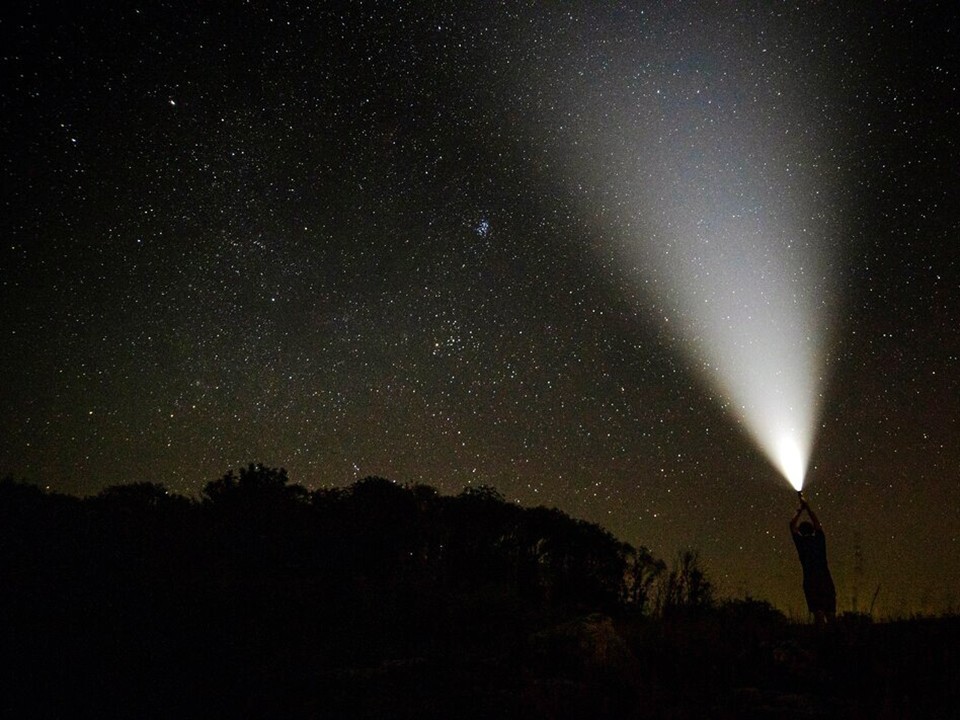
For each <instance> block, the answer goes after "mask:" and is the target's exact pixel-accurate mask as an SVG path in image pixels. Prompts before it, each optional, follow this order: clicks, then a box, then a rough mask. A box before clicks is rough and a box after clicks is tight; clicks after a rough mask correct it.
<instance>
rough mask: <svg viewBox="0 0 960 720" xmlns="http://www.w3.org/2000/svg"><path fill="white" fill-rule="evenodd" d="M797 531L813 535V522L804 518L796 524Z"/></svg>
mask: <svg viewBox="0 0 960 720" xmlns="http://www.w3.org/2000/svg"><path fill="white" fill-rule="evenodd" d="M797 532H798V533H800V534H801V535H813V523H812V522H810V521H809V520H804V521H803V522H802V523H800V524H799V525H798V526H797Z"/></svg>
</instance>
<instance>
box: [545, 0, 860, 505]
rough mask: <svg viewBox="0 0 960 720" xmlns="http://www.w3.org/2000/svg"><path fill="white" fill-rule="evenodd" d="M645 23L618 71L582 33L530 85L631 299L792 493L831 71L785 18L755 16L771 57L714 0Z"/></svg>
mask: <svg viewBox="0 0 960 720" xmlns="http://www.w3.org/2000/svg"><path fill="white" fill-rule="evenodd" d="M674 5H676V6H677V7H674ZM681 6H682V7H681ZM734 7H736V5H735V4H734V5H731V6H730V8H734ZM614 21H616V23H617V26H619V24H620V19H619V18H610V22H611V27H612V26H613V23H614ZM645 22H647V23H650V24H649V25H646V26H645V27H647V30H646V31H645V33H644V35H643V36H642V38H638V39H637V42H636V43H635V44H633V45H631V44H630V43H629V42H626V44H625V45H624V46H623V48H622V50H621V52H622V53H623V54H622V56H620V57H617V56H614V59H615V60H616V61H615V62H608V60H609V59H610V51H609V50H608V49H606V48H604V47H595V46H592V45H590V43H589V39H585V42H584V46H583V47H584V50H583V54H582V57H577V58H574V60H575V62H573V61H571V60H570V58H558V59H557V62H556V63H555V64H551V65H550V68H551V75H550V77H549V78H545V79H544V82H542V83H540V84H539V85H538V87H537V92H538V94H539V93H547V95H549V97H544V98H543V100H542V103H538V105H539V106H540V107H543V108H548V109H549V112H545V115H544V117H543V121H544V123H548V124H549V123H552V124H553V125H552V133H551V137H552V138H556V139H557V140H556V142H557V143H559V147H562V149H563V153H562V155H561V157H562V162H563V163H565V164H566V165H568V166H569V167H570V168H571V169H572V170H573V172H572V173H570V178H571V190H572V193H573V194H574V196H575V197H577V198H582V202H584V203H585V204H586V206H587V208H588V210H589V212H590V216H591V217H596V218H597V219H598V223H600V224H601V226H602V227H603V230H604V233H605V234H606V235H609V236H610V237H611V238H612V239H613V241H614V242H615V244H616V250H617V251H619V254H620V259H621V262H622V264H623V266H624V268H625V269H626V272H627V274H628V275H629V276H630V277H631V278H632V279H633V280H635V281H636V284H635V285H634V288H635V290H636V296H635V299H636V301H637V303H638V305H641V306H642V307H643V308H644V309H645V310H648V311H649V312H650V313H651V315H652V316H653V317H658V318H660V319H661V320H662V322H663V323H664V324H663V328H664V330H665V334H668V335H669V336H670V339H671V340H673V339H675V340H676V341H678V344H679V345H680V346H681V347H682V349H683V350H684V351H685V352H686V353H687V355H688V359H689V360H690V361H691V364H692V367H693V368H694V370H695V371H696V372H698V373H699V374H700V375H702V377H703V379H704V381H705V382H706V383H707V384H708V385H709V386H710V387H711V389H713V390H714V391H715V393H716V395H718V396H719V398H720V400H721V402H723V404H724V407H725V408H727V409H728V410H729V411H730V413H731V414H732V415H734V416H735V417H736V418H737V419H738V420H739V421H740V422H741V423H742V426H743V427H744V429H745V430H746V432H747V433H748V434H749V436H750V438H751V439H752V440H753V441H754V442H755V443H756V445H757V447H759V448H760V449H761V451H762V452H763V453H764V454H765V456H766V457H767V458H768V460H769V461H770V463H771V465H772V466H773V467H775V468H776V469H777V470H778V471H779V472H780V473H781V474H782V475H783V476H784V477H785V478H786V479H787V480H788V482H789V483H790V484H791V485H792V486H793V487H794V488H796V489H800V488H801V487H802V486H803V482H804V478H805V475H806V471H807V465H808V463H809V459H810V453H811V450H812V447H813V438H814V431H815V428H816V425H817V420H818V414H819V410H820V402H821V394H820V389H821V386H822V383H823V377H824V375H825V372H824V365H825V360H824V359H825V356H826V352H827V348H828V344H829V339H830V338H829V335H830V328H831V322H830V321H831V314H832V310H831V309H832V307H833V304H834V299H835V292H836V290H837V289H838V287H837V284H836V281H837V278H836V276H835V273H834V271H833V268H835V267H837V266H838V264H839V263H838V258H839V255H838V254H839V253H840V252H841V243H840V240H841V239H842V237H843V234H844V233H843V228H842V203H840V202H839V199H840V198H842V196H843V191H842V188H843V182H844V181H843V175H844V170H843V169H842V168H841V167H840V166H839V165H837V163H835V162H833V161H832V160H828V159H830V158H835V157H836V151H835V149H834V148H835V147H836V140H837V137H836V133H837V132H838V131H839V130H840V128H841V127H842V126H841V124H840V123H839V121H838V118H835V117H833V116H832V115H831V111H832V109H833V108H843V107H844V105H845V101H844V96H843V95H841V94H840V93H841V92H842V89H841V88H840V87H839V86H838V85H837V84H836V83H835V82H833V80H832V77H831V76H830V75H829V74H828V72H827V69H828V68H829V67H830V63H826V62H824V59H823V58H822V57H816V58H815V57H814V56H812V55H810V54H809V53H806V52H804V51H802V48H803V47H804V44H803V43H798V37H800V36H802V35H803V32H805V30H804V31H803V32H799V34H798V27H799V26H798V25H797V24H796V23H790V24H782V23H778V22H776V21H774V20H773V19H772V18H768V22H766V24H765V25H764V32H765V35H764V37H765V42H766V43H771V44H775V45H776V46H777V47H779V48H781V49H783V52H782V53H781V54H778V56H777V58H776V59H771V58H770V56H769V55H768V54H767V51H766V46H764V47H763V48H759V49H758V46H757V45H756V44H755V43H746V44H744V34H743V22H742V16H741V15H740V13H739V11H734V10H730V9H727V7H726V6H724V4H722V3H721V4H719V6H718V5H717V4H716V3H698V2H694V3H689V4H686V3H683V4H673V5H671V6H670V11H669V12H664V13H663V14H654V16H653V17H651V18H649V19H647V20H645ZM811 27H812V26H811ZM658 31H659V32H658ZM625 37H628V36H625ZM657 37H659V38H664V40H663V41H662V42H656V41H651V38H657ZM666 38H674V39H673V40H670V41H667V40H666ZM738 47H739V48H740V51H739V52H731V48H738ZM790 48H793V49H795V50H796V51H795V52H794V51H791V50H789V49H790ZM594 58H604V62H603V64H602V65H601V66H596V65H592V63H595V62H596V61H595V60H594ZM563 68H567V69H568V70H569V72H570V77H569V82H566V83H564V82H558V81H557V74H558V73H560V74H561V76H562V72H561V70H562V69H563ZM584 68H587V69H588V70H590V71H591V72H587V73H585V72H584ZM761 70H762V71H761ZM758 73H759V74H758ZM584 77H588V78H593V80H591V81H590V82H586V81H585V80H584V79H583V78H584ZM551 88H555V90H553V91H551ZM551 93H552V94H551ZM835 93H836V94H835ZM538 96H539V95H538ZM565 138H572V140H571V141H569V142H565V141H564V139H565Z"/></svg>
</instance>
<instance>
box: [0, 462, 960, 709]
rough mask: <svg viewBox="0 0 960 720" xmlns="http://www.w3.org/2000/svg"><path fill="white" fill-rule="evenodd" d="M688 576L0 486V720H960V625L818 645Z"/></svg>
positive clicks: (435, 513) (326, 509)
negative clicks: (721, 599)
mask: <svg viewBox="0 0 960 720" xmlns="http://www.w3.org/2000/svg"><path fill="white" fill-rule="evenodd" d="M687 569H688V571H689V572H683V573H679V574H678V573H676V572H674V571H670V572H669V573H667V572H666V571H665V569H664V566H663V564H662V563H659V562H658V561H656V559H654V558H652V557H651V556H649V554H645V553H644V552H642V551H641V550H637V549H634V548H631V547H629V546H627V545H624V544H623V543H620V542H618V541H617V540H616V539H615V538H613V537H612V536H610V535H609V533H606V532H605V531H603V530H602V529H601V528H598V527H596V526H593V525H590V524H587V523H584V522H582V521H577V520H574V519H572V518H569V517H567V516H565V515H563V514H562V513H560V512H559V511H555V510H549V509H545V508H533V509H522V508H517V507H514V506H512V505H510V504H508V503H506V502H504V501H503V499H502V498H500V497H499V496H498V495H496V494H495V493H493V492H490V491H487V490H483V491H479V492H478V491H470V492H468V491H465V492H464V493H463V494H462V495H460V496H457V497H452V498H448V497H441V496H439V495H438V494H437V493H436V492H435V491H433V490H432V489H431V488H428V487H414V488H405V487H399V486H396V485H394V484H392V483H390V482H389V481H386V480H382V479H376V478H373V479H368V480H364V481H361V482H359V483H357V484H355V485H354V486H352V487H351V488H348V489H345V490H336V491H316V492H314V493H307V492H306V491H304V490H303V489H302V488H300V487H299V486H292V485H290V484H289V483H288V481H287V479H286V476H285V474H284V473H283V472H282V471H275V470H270V469H265V468H263V467H259V466H258V467H254V466H251V467H250V468H249V469H248V470H246V471H241V474H240V476H239V477H237V476H234V475H232V474H229V473H228V475H226V476H225V477H224V478H223V479H221V480H220V481H217V482H214V483H211V484H210V485H208V486H207V488H206V490H205V496H204V499H203V501H202V502H196V501H190V500H186V499H184V498H179V497H176V496H170V495H169V494H168V493H167V492H166V491H165V490H164V489H163V488H162V487H160V486H153V485H148V484H140V485H135V486H121V487H118V488H111V489H108V490H106V491H104V492H103V493H101V494H100V495H98V496H96V497H94V498H89V499H84V500H80V499H77V498H70V497H66V496H59V495H51V494H47V493H43V492H41V491H40V490H39V489H37V488H36V487H33V486H28V485H24V484H20V483H16V482H13V481H10V480H2V481H0V668H2V674H0V717H3V718H8V717H9V718H138V719H151V718H170V719H171V720H172V719H174V718H176V719H178V720H179V719H181V718H292V719H297V718H371V719H373V718H376V719H377V720H392V719H395V720H400V719H407V718H409V719H411V720H412V719H414V718H417V719H421V718H524V719H528V718H598V719H603V718H638V719H643V718H674V719H678V720H679V719H681V718H758V719H759V718H770V719H773V718H778V719H785V720H791V719H793V718H796V719H799V718H851V719H854V718H855V719H860V718H863V719H865V720H866V719H870V720H885V719H889V720H911V719H913V718H917V719H919V718H944V719H946V718H957V717H960V714H958V707H960V693H958V688H960V649H958V648H960V618H957V617H950V618H938V619H923V620H919V619H918V620H909V621H903V622H892V623H872V622H870V621H869V619H868V618H864V617H862V616H860V617H847V618H841V621H840V622H838V623H837V624H836V625H835V626H833V627H830V628H827V629H825V630H823V631H818V630H817V629H816V628H813V627H811V626H808V625H796V624H791V623H788V622H787V620H786V619H785V618H784V617H783V615H782V614H780V613H779V612H777V611H776V610H775V609H773V608H772V607H771V606H770V605H768V604H767V603H764V602H757V601H732V602H731V601H728V602H720V603H717V602H715V601H714V599H713V598H712V596H711V595H710V593H709V592H706V589H707V588H708V584H707V583H706V582H705V579H704V577H703V576H702V574H701V573H700V572H699V570H697V569H696V567H695V564H691V565H690V566H689V567H688V568H687ZM658 583H659V584H658ZM664 583H665V584H664ZM657 588H660V589H659V590H657ZM638 589H639V590H642V592H638ZM694 590H696V592H694ZM656 598H660V600H656ZM652 611H655V612H653V617H651V615H650V614H651V612H652Z"/></svg>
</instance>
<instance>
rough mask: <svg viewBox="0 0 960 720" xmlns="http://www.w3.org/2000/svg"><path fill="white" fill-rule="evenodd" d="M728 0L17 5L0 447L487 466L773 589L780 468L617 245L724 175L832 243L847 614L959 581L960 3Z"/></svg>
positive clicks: (161, 457)
mask: <svg viewBox="0 0 960 720" xmlns="http://www.w3.org/2000/svg"><path fill="white" fill-rule="evenodd" d="M737 6H738V8H739V9H737V10H729V11H726V10H723V9H721V8H718V7H717V6H716V5H715V4H713V3H706V2H702V3H701V2H697V3H690V4H687V5H685V6H684V8H683V9H682V10H677V9H676V8H674V7H673V6H660V5H657V4H649V6H648V5H646V4H644V3H614V4H612V5H610V6H604V7H603V8H598V7H596V6H595V4H592V3H565V4H562V5H558V6H555V7H554V6H550V7H547V6H541V5H539V4H533V3H505V4H503V5H495V4H490V3H485V2H484V3H479V2H478V3H472V2H466V3H455V4H451V3H377V2H357V3H343V4H340V3H334V4H321V5H320V6H311V5H310V4H303V5H300V4H298V3H253V2H248V3H238V4H236V6H234V7H231V8H229V9H227V8H214V7H209V8H207V7H200V6H194V5H190V4H186V3H173V4H170V3H163V4H145V5H141V4H137V3H123V4H118V5H117V6H116V7H110V8H108V7H107V6H104V7H98V8H97V9H94V10H89V9H88V10H81V9H79V8H76V7H73V6H71V5H69V4H67V3H53V4H50V3H46V4H44V3H16V8H15V9H14V10H7V11H4V16H3V18H2V19H0V33H2V39H3V43H2V50H0V59H2V63H3V68H4V77H5V78H7V79H6V80H5V82H4V84H3V87H2V90H0V99H2V102H3V108H4V112H3V113H2V116H0V138H2V142H3V153H2V160H0V162H2V170H3V185H4V194H3V207H4V217H5V219H4V223H3V227H4V237H3V245H2V249H0V259H2V276H0V338H2V342H0V362H2V367H3V383H2V385H3V389H2V391H0V398H2V400H3V405H4V407H5V408H6V412H5V413H4V414H3V419H2V421H0V472H10V473H12V474H14V475H15V476H16V477H18V478H23V479H27V480H32V481H35V482H39V483H43V484H46V485H49V486H50V487H51V489H54V490H58V491H65V492H73V493H81V494H86V493H93V492H96V491H98V490H99V489H101V488H103V487H105V486H108V485H111V484H118V483H126V482H133V481H141V480H148V481H154V482H161V483H164V484H165V485H166V486H167V487H169V488H170V489H172V490H175V491H177V492H181V493H185V494H194V493H196V492H197V491H198V490H199V488H200V487H202V485H203V484H204V483H205V482H207V481H209V480H210V479H213V478H215V477H218V476H219V475H221V474H222V473H223V472H224V471H226V470H227V469H228V468H231V467H236V466H238V465H241V464H246V463H247V462H248V461H251V460H253V461H260V462H264V463H266V464H269V465H276V466H280V465H282V466H284V467H286V468H287V469H288V471H289V473H290V476H291V478H292V479H293V480H294V481H296V482H300V483H302V484H304V485H307V486H309V487H318V486H323V485H341V484H345V483H349V482H352V481H353V480H355V479H358V478H359V477H362V476H365V475H373V474H375V475H383V476H386V477H389V478H392V479H395V480H397V481H400V482H426V483H429V484H431V485H434V486H436V487H438V488H439V489H441V490H442V491H444V492H457V491H459V490H460V489H461V488H462V487H464V486H465V485H468V484H489V485H494V486H496V487H497V488H498V489H499V490H500V491H501V492H503V493H504V495H505V496H507V497H509V498H510V499H512V500H516V501H518V502H521V503H524V504H541V503H542V504H546V505H555V506H558V507H560V508H561V509H563V510H565V511H567V512H569V513H571V514H573V515H575V516H578V517H583V518H586V519H589V520H592V521H596V522H600V523H601V524H603V525H604V526H606V527H608V528H609V529H610V530H611V531H613V532H614V533H615V534H617V535H618V536H619V537H621V538H622V539H624V540H627V541H629V542H632V543H635V544H644V545H647V546H648V547H650V548H651V549H653V550H654V551H655V552H657V553H658V554H660V555H663V556H665V557H667V558H668V559H669V557H671V555H672V554H673V553H674V552H676V551H677V549H678V548H680V547H681V546H684V545H692V546H695V547H698V548H699V549H700V550H701V553H702V555H703V557H704V560H705V563H706V565H707V568H708V571H709V572H711V573H712V575H713V576H714V577H715V579H716V580H717V581H718V583H719V585H720V586H721V589H722V590H723V591H725V592H726V593H728V594H732V595H737V594H745V593H751V594H753V595H754V596H758V597H767V598H770V599H771V600H773V601H775V602H776V603H777V604H779V605H780V606H781V607H783V608H785V609H788V610H791V611H794V612H799V609H800V607H801V605H802V596H801V593H800V592H799V570H798V567H797V566H796V565H797V564H796V560H795V558H794V557H793V548H792V546H791V545H790V542H789V538H788V537H787V533H786V523H787V520H788V519H789V516H790V514H791V512H792V510H793V502H794V500H793V498H792V497H791V491H790V490H789V487H788V486H787V485H786V484H785V483H784V482H783V480H782V479H780V478H779V477H778V475H777V472H776V471H775V470H774V469H773V468H772V467H771V466H770V465H769V463H768V461H767V460H766V459H765V458H764V457H763V456H762V455H761V454H760V453H759V451H758V450H757V449H756V448H755V447H754V445H753V443H752V442H751V441H750V439H749V435H748V434H747V433H746V432H745V430H744V428H743V427H742V426H741V425H740V422H739V420H737V419H736V414H735V413H734V412H732V410H733V408H730V407H729V403H728V400H727V399H726V398H724V397H722V396H719V395H718V394H717V393H716V391H715V390H714V389H713V386H712V385H711V384H710V383H708V382H705V381H704V379H703V378H704V374H703V373H702V372H701V371H700V369H699V368H697V367H696V366H695V365H696V363H695V362H693V361H691V360H690V358H689V356H688V354H686V353H684V352H683V350H682V348H681V341H682V338H683V337H684V336H685V335H686V334H688V333H687V330H685V329H684V328H687V323H688V320H687V318H685V317H684V315H683V314H682V313H677V312H676V309H675V306H674V305H672V304H671V301H670V298H671V297H674V296H675V294H676V291H677V287H676V286H672V285H671V283H675V282H676V281H675V280H668V278H667V277H666V276H665V275H664V273H663V272H658V271H657V270H656V269H655V268H651V259H650V257H649V256H648V255H646V254H644V253H645V252H646V251H644V250H642V249H641V251H639V252H637V251H636V248H637V247H641V248H643V247H653V246H656V247H658V248H660V249H662V248H663V243H664V242H666V243H667V244H669V243H670V242H672V240H671V235H670V223H673V222H675V219H676V218H681V217H683V218H686V219H687V220H688V221H690V222H693V223H696V220H697V217H698V216H697V208H696V203H697V202H700V201H704V196H705V193H707V192H709V191H710V188H717V187H719V188H720V189H721V190H722V196H721V197H719V199H717V198H713V199H712V200H711V202H714V201H715V202H721V203H724V202H726V203H728V205H729V209H730V212H731V213H743V214H744V216H745V219H744V222H749V223H753V224H754V225H755V226H764V227H770V226H773V227H780V228H782V227H788V226H789V227H790V228H801V229H804V228H808V229H809V231H810V232H809V236H804V235H803V233H800V234H799V235H798V236H797V237H792V236H791V237H786V235H789V233H784V242H793V243H796V244H797V248H798V252H801V251H802V252H803V253H807V252H808V251H809V255H810V257H811V258H812V260H811V262H813V263H814V266H813V267H810V269H809V272H810V274H811V275H810V276H811V277H814V278H821V277H830V278H831V280H830V282H829V283H827V284H826V285H824V286H823V287H822V288H821V287H820V285H818V284H817V283H818V282H819V280H818V281H817V283H814V284H815V285H816V286H817V287H818V288H820V289H822V291H823V298H824V299H823V302H824V303H825V304H826V305H825V306H826V307H828V308H829V321H830V322H829V330H830V333H829V342H828V343H826V344H827V347H826V348H825V352H826V355H827V359H826V361H825V367H824V368H823V387H822V388H821V393H822V399H820V401H819V404H820V406H821V408H822V409H821V413H820V415H821V420H820V425H819V427H818V428H817V437H816V439H815V443H816V444H815V446H814V450H813V456H812V461H811V463H812V464H811V470H810V494H811V501H812V503H813V504H814V506H815V507H816V508H817V509H818V511H819V512H820V515H821V518H822V519H823V521H824V524H825V526H826V527H827V532H828V535H829V537H830V551H831V562H832V564H833V567H834V574H835V577H836V580H837V584H838V589H839V591H840V604H841V609H850V608H851V607H854V606H855V605H856V603H857V602H859V603H860V606H859V607H860V608H861V609H863V605H864V598H865V597H867V596H870V595H872V594H873V589H874V587H875V586H877V585H880V586H881V593H880V596H879V598H880V606H881V610H882V611H883V612H887V613H894V614H895V613H898V612H899V613H904V612H913V611H915V610H924V609H926V610H933V611H938V610H943V609H946V608H951V607H952V608H956V607H957V603H958V602H960V598H957V597H956V596H955V595H951V594H950V593H951V592H955V588H956V587H957V586H958V583H957V581H958V579H960V564H958V559H957V558H960V552H958V549H960V548H958V544H960V516H958V508H960V495H958V492H960V491H958V483H957V468H958V467H960V454H958V450H957V448H958V447H960V419H958V418H960V400H958V398H960V330H958V327H957V326H958V323H957V318H958V317H960V307H958V305H960V288H958V272H957V270H958V268H957V264H958V263H957V252H956V242H957V234H958V229H960V223H958V208H960V197H958V188H960V182H958V180H960V178H958V177H957V168H958V167H960V149H958V131H957V128H958V127H960V112H958V108H960V103H958V83H960V77H958V71H960V66H958V62H957V60H958V57H957V55H958V51H957V42H956V40H957V32H958V31H960V27H958V24H957V17H956V14H955V12H954V11H950V10H948V9H947V7H948V4H947V3H943V4H937V3H930V4H925V5H924V6H923V8H919V7H917V8H910V7H906V6H904V7H901V6H899V5H898V4H896V3H894V4H888V5H885V6H884V8H883V9H882V10H874V11H871V12H868V13H866V14H857V13H859V12H860V11H856V12H854V11H853V10H844V9H842V8H833V9H825V8H819V7H817V8H804V7H795V6H793V5H788V4H779V3H778V4H776V5H769V4H766V3H755V4H746V5H742V6H741V4H737ZM731 128H732V129H733V131H732V130H731ZM678 158H679V159H685V161H684V162H678ZM738 158H739V159H740V160H738ZM738 162H741V163H742V166H738V165H737V163H738ZM783 198H786V199H787V201H786V202H782V200H783ZM708 199H709V198H708ZM778 201H781V202H778ZM774 208H779V209H777V210H774ZM702 219H703V220H704V221H707V220H709V219H708V218H707V217H706V216H704V217H703V218H702ZM812 238H815V239H812ZM638 239H640V240H641V242H640V243H639V244H637V240H638ZM630 243H633V244H632V245H631V244H630ZM631 248H632V250H631ZM668 249H669V247H668ZM676 252H677V253H682V252H686V250H685V249H684V248H682V247H677V248H676ZM631 253H632V254H631ZM712 263H713V256H704V257H703V258H702V265H701V270H702V272H704V273H709V272H711V271H713V269H714V268H712ZM855 557H860V558H861V559H860V560H859V561H855ZM855 596H858V597H859V601H858V600H856V599H855Z"/></svg>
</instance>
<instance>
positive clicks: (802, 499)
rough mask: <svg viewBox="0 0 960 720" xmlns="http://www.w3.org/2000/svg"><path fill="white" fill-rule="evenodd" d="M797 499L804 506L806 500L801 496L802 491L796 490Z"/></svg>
mask: <svg viewBox="0 0 960 720" xmlns="http://www.w3.org/2000/svg"><path fill="white" fill-rule="evenodd" d="M797 497H798V498H800V502H801V503H804V504H806V502H807V499H806V498H805V497H804V496H803V490H797Z"/></svg>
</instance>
